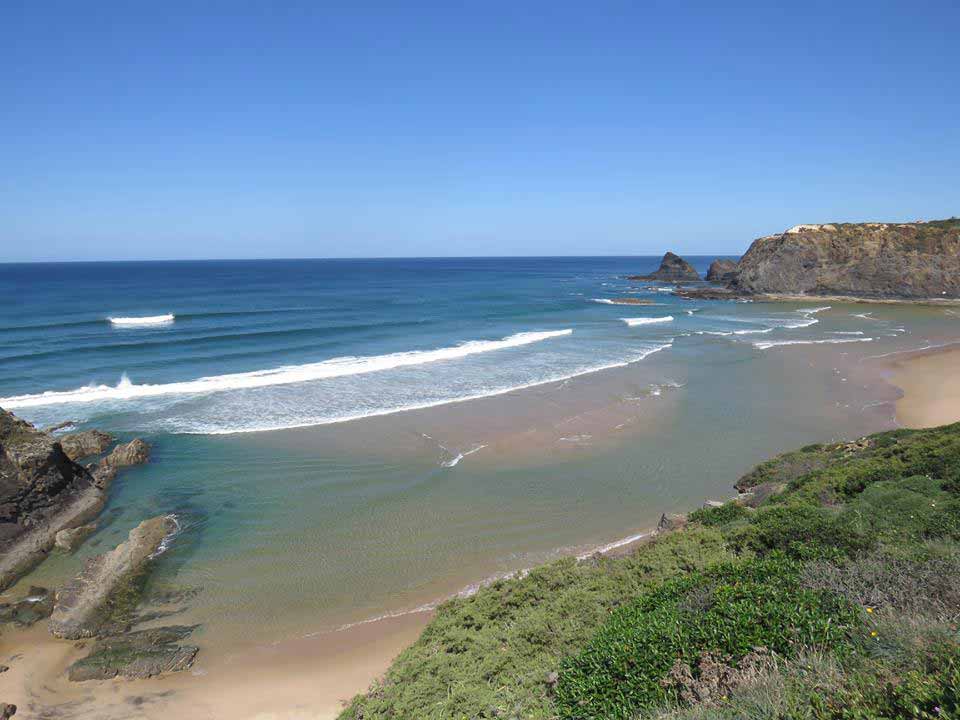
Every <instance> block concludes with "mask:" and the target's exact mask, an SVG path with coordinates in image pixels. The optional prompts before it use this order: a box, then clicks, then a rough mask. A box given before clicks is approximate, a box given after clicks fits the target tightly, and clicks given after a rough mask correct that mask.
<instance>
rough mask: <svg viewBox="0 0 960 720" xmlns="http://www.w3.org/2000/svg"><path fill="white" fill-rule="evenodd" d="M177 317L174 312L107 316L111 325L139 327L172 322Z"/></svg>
mask: <svg viewBox="0 0 960 720" xmlns="http://www.w3.org/2000/svg"><path fill="white" fill-rule="evenodd" d="M175 318H176V316H175V315H173V314H172V313H168V314H167V315H146V316H144V317H111V318H107V320H109V321H110V324H111V325H120V326H122V327H139V326H147V325H166V324H168V323H172V322H173V321H174V319H175Z"/></svg>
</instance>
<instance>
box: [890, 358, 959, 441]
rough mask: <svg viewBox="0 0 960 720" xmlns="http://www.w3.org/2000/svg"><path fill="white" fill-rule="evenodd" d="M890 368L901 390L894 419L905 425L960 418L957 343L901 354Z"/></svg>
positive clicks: (894, 382) (910, 426)
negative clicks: (901, 395)
mask: <svg viewBox="0 0 960 720" xmlns="http://www.w3.org/2000/svg"><path fill="white" fill-rule="evenodd" d="M890 369H891V371H892V377H891V382H893V384H894V385H896V386H897V387H899V388H900V389H901V390H902V391H903V397H902V398H900V399H899V400H898V401H897V420H898V421H899V422H900V424H902V425H903V426H904V427H909V428H925V427H935V426H937V425H946V424H948V423H953V422H957V421H960V346H949V347H946V348H938V349H935V350H926V351H921V352H915V353H910V354H905V355H901V356H898V357H897V358H896V359H895V360H892V361H891V362H890Z"/></svg>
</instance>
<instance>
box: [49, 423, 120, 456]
mask: <svg viewBox="0 0 960 720" xmlns="http://www.w3.org/2000/svg"><path fill="white" fill-rule="evenodd" d="M112 442H113V436H112V435H108V434H107V433H105V432H100V431H99V430H83V431H82V432H77V433H70V434H69V435H64V436H63V437H62V438H60V446H61V447H62V448H63V452H64V453H66V456H67V457H68V458H70V459H71V460H82V459H83V458H85V457H90V456H91V455H99V454H100V453H102V452H103V451H104V450H106V449H107V448H108V447H110V444H111V443H112Z"/></svg>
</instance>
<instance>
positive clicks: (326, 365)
mask: <svg viewBox="0 0 960 720" xmlns="http://www.w3.org/2000/svg"><path fill="white" fill-rule="evenodd" d="M572 333H573V330H571V329H567V330H551V331H546V332H524V333H517V334H516V335H510V336H508V337H505V338H503V339H502V340H471V341H469V342H465V343H462V344H460V345H455V346H453V347H446V348H438V349H436V350H414V351H410V352H398V353H390V354H387V355H373V356H369V357H340V358H333V359H331V360H324V361H322V362H317V363H308V364H306V365H289V366H284V367H278V368H272V369H270V370H255V371H253V372H246V373H231V374H228V375H214V376H211V377H202V378H198V379H196V380H186V381H182V382H172V383H161V384H156V385H150V384H144V385H137V384H135V383H133V382H131V380H130V379H129V378H128V377H127V376H126V375H123V377H121V378H120V382H118V383H117V384H116V385H113V386H111V385H93V386H86V387H81V388H77V389H76V390H65V391H52V390H48V391H46V392H42V393H37V394H33V395H16V396H13V397H8V398H0V405H2V406H3V407H5V408H8V409H14V408H24V407H38V406H42V405H59V404H64V403H89V402H101V401H108V400H111V401H112V400H135V399H139V398H148V397H158V396H162V395H197V394H206V393H214V392H222V391H224V390H248V389H251V388H262V387H268V386H272V385H290V384H294V383H302V382H308V381H310V380H326V379H329V378H337V377H344V376H347V375H360V374H363V373H372V372H379V371H382V370H392V369H394V368H400V367H409V366H412V365H422V364H424V363H432V362H440V361H444V360H456V359H458V358H463V357H467V356H469V355H475V354H477V353H485V352H493V351H496V350H506V349H508V348H514V347H520V346H523V345H529V344H531V343H536V342H541V341H543V340H549V339H551V338H556V337H562V336H565V335H570V334H572Z"/></svg>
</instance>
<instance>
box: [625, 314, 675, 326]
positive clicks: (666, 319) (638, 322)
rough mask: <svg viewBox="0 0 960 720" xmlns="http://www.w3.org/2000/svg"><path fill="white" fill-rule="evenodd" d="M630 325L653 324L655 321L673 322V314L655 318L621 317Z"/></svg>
mask: <svg viewBox="0 0 960 720" xmlns="http://www.w3.org/2000/svg"><path fill="white" fill-rule="evenodd" d="M620 319H621V320H623V321H624V322H625V323H626V324H627V325H629V326H630V327H634V326H635V325H651V324H653V323H665V322H673V315H664V316H663V317H655V318H620Z"/></svg>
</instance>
